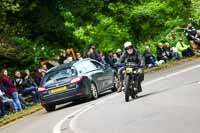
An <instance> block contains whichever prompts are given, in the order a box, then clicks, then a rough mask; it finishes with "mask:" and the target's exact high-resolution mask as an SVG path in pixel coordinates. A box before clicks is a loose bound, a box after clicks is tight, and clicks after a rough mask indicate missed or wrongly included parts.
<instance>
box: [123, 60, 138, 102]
mask: <svg viewBox="0 0 200 133" xmlns="http://www.w3.org/2000/svg"><path fill="white" fill-rule="evenodd" d="M137 73H138V66H137V64H135V63H130V62H129V63H126V64H125V70H124V74H125V76H124V92H125V101H126V102H128V101H129V98H130V96H131V97H132V99H135V98H137V93H138V89H137V87H136V86H137V83H136V78H137Z"/></svg>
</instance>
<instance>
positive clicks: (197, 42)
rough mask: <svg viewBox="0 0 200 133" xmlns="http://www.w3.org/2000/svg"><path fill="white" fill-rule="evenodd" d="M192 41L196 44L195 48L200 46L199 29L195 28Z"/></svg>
mask: <svg viewBox="0 0 200 133" xmlns="http://www.w3.org/2000/svg"><path fill="white" fill-rule="evenodd" d="M194 42H195V43H196V44H197V48H200V30H197V34H196V36H195V38H194Z"/></svg>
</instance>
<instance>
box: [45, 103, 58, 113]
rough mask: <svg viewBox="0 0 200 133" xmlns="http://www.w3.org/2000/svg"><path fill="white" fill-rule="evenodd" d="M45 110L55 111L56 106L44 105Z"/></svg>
mask: <svg viewBox="0 0 200 133" xmlns="http://www.w3.org/2000/svg"><path fill="white" fill-rule="evenodd" d="M44 108H45V110H46V111H47V112H52V111H55V110H56V106H55V105H45V107H44Z"/></svg>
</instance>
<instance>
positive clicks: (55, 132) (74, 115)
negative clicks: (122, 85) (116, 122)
mask: <svg viewBox="0 0 200 133" xmlns="http://www.w3.org/2000/svg"><path fill="white" fill-rule="evenodd" d="M117 96H119V93H116V94H114V95H112V96H110V97H107V98H105V99H99V100H97V102H96V103H91V104H89V105H86V106H84V107H82V108H81V109H79V110H76V111H75V112H73V113H71V114H69V115H67V116H66V117H65V118H63V119H62V120H60V121H59V122H58V123H57V124H56V126H55V127H54V129H53V133H61V126H62V124H63V123H64V122H65V121H66V120H68V119H70V118H72V119H71V121H70V124H69V127H70V128H71V129H72V130H75V129H74V127H73V123H74V121H75V119H77V118H78V117H79V116H80V115H81V114H83V113H85V112H87V111H88V110H90V109H92V108H93V107H95V105H97V104H100V103H103V102H104V101H107V100H109V99H112V98H114V97H117ZM94 102H95V101H94Z"/></svg>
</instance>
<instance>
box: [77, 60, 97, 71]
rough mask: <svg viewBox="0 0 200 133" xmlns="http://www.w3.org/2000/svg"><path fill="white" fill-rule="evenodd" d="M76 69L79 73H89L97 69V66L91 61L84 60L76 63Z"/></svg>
mask: <svg viewBox="0 0 200 133" xmlns="http://www.w3.org/2000/svg"><path fill="white" fill-rule="evenodd" d="M75 67H76V69H77V71H78V72H79V73H87V72H90V71H94V70H96V69H97V68H96V66H95V65H94V64H93V63H91V62H90V61H84V62H80V63H78V64H76V66H75Z"/></svg>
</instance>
